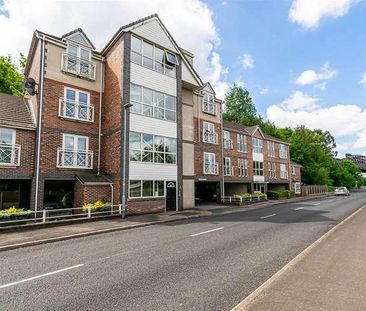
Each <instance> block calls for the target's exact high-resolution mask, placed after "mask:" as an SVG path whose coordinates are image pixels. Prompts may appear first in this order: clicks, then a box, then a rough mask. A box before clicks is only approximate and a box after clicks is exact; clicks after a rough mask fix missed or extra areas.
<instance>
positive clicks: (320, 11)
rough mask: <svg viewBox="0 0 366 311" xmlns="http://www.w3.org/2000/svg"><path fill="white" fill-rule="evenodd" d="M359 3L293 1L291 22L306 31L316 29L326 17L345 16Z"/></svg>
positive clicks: (328, 0)
mask: <svg viewBox="0 0 366 311" xmlns="http://www.w3.org/2000/svg"><path fill="white" fill-rule="evenodd" d="M357 2H359V0H293V1H292V4H291V8H290V11H289V20H290V21H291V22H293V23H297V24H299V25H301V26H302V27H303V28H305V29H315V28H317V27H318V26H319V24H320V21H321V20H322V19H324V18H325V17H332V18H338V17H342V16H344V15H345V14H347V13H348V10H349V9H350V7H351V6H352V5H353V4H355V3H357Z"/></svg>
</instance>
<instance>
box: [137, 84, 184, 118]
mask: <svg viewBox="0 0 366 311" xmlns="http://www.w3.org/2000/svg"><path fill="white" fill-rule="evenodd" d="M130 102H131V104H132V105H133V106H132V107H131V112H134V113H138V114H142V115H144V116H148V117H153V118H157V119H163V120H168V121H175V120H176V109H177V107H176V106H177V105H176V98H175V97H174V96H171V95H167V94H163V93H161V92H157V91H154V90H151V89H148V88H145V87H142V86H139V85H136V84H132V83H131V88H130Z"/></svg>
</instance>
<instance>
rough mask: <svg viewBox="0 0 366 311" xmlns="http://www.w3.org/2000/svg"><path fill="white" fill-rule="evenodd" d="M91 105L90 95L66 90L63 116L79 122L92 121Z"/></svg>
mask: <svg viewBox="0 0 366 311" xmlns="http://www.w3.org/2000/svg"><path fill="white" fill-rule="evenodd" d="M89 103H90V94H89V93H87V92H82V91H78V90H74V89H70V88H66V89H65V107H64V110H63V114H62V116H63V117H67V118H73V119H79V120H90V116H89Z"/></svg>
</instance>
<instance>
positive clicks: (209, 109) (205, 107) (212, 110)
mask: <svg viewBox="0 0 366 311" xmlns="http://www.w3.org/2000/svg"><path fill="white" fill-rule="evenodd" d="M202 111H203V112H206V113H209V114H212V115H216V104H215V103H210V102H209V101H205V100H202Z"/></svg>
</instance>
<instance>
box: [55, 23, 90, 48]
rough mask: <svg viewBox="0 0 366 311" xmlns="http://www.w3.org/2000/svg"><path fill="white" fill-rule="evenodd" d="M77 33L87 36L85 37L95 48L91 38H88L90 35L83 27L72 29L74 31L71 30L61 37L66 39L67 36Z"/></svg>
mask: <svg viewBox="0 0 366 311" xmlns="http://www.w3.org/2000/svg"><path fill="white" fill-rule="evenodd" d="M76 33H81V34H82V35H83V36H84V37H85V39H86V40H87V41H88V43H89V45H90V46H91V47H92V48H93V50H95V46H94V44H93V43H92V42H91V41H90V39H89V38H88V36H87V35H86V34H85V32H84V31H83V30H82V29H81V28H77V29H74V30H72V31H70V32H68V33H65V34H64V35H63V36H62V37H61V39H66V38H68V37H70V36H71V35H73V34H76Z"/></svg>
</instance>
